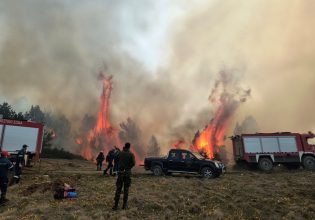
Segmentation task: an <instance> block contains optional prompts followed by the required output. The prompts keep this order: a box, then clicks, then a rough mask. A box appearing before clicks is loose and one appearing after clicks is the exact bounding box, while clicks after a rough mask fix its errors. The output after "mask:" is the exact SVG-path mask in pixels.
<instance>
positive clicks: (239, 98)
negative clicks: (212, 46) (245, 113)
mask: <svg viewBox="0 0 315 220" xmlns="http://www.w3.org/2000/svg"><path fill="white" fill-rule="evenodd" d="M249 95H250V89H248V90H242V89H241V88H239V87H238V85H237V83H236V81H235V80H234V79H233V77H232V75H231V74H229V73H228V72H226V71H224V70H222V71H220V73H219V79H218V80H216V82H215V86H214V88H213V90H212V91H211V94H210V96H209V101H210V102H211V103H212V104H215V105H217V110H216V112H215V114H214V117H213V119H212V120H211V121H210V123H209V124H208V125H207V126H206V128H205V129H204V130H203V131H202V132H201V133H199V132H198V133H197V134H196V135H195V138H194V140H193V146H192V147H191V148H192V149H193V150H197V151H199V152H201V153H203V154H205V156H207V157H208V158H214V157H215V154H216V153H219V150H220V147H221V146H223V145H224V135H225V132H226V130H227V127H228V122H229V121H230V119H231V117H232V115H233V113H234V112H235V111H236V109H237V108H238V106H239V104H240V103H243V102H245V101H246V98H247V97H248V96H249Z"/></svg>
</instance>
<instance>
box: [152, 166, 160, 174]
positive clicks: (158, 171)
mask: <svg viewBox="0 0 315 220" xmlns="http://www.w3.org/2000/svg"><path fill="white" fill-rule="evenodd" d="M152 171H153V175H154V176H161V175H162V168H161V166H159V165H155V166H154V167H153V169H152Z"/></svg>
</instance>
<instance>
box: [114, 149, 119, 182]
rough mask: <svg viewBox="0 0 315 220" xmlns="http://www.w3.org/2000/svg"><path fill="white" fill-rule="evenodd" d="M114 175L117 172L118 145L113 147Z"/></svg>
mask: <svg viewBox="0 0 315 220" xmlns="http://www.w3.org/2000/svg"><path fill="white" fill-rule="evenodd" d="M114 148H115V151H114V176H115V175H116V174H117V173H118V164H119V153H120V149H119V148H118V147H116V146H115V147H114Z"/></svg>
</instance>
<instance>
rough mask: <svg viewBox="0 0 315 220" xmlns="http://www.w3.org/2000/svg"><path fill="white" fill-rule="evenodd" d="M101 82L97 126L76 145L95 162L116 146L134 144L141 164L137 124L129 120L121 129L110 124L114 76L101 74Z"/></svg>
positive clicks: (141, 154) (77, 140)
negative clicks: (126, 143)
mask: <svg viewBox="0 0 315 220" xmlns="http://www.w3.org/2000/svg"><path fill="white" fill-rule="evenodd" d="M98 78H99V80H100V81H101V82H102V87H103V89H102V94H101V96H100V107H99V111H98V115H97V119H96V122H95V126H94V127H93V128H92V129H91V130H89V131H88V132H87V134H81V135H82V136H79V137H77V138H76V143H77V144H78V145H79V146H80V149H81V150H80V154H81V155H82V156H83V157H84V158H86V159H88V160H93V159H95V156H96V155H97V154H98V152H100V151H103V152H105V153H107V152H108V151H109V150H110V149H112V148H113V147H114V146H116V147H118V148H121V146H123V144H124V142H128V141H129V142H131V143H132V151H133V153H134V154H135V157H136V162H137V163H140V160H141V159H142V157H143V155H144V152H143V149H142V144H141V143H139V142H138V141H137V140H138V139H139V138H138V136H137V135H138V134H139V133H140V130H139V129H138V128H137V126H136V124H135V122H134V121H133V120H132V119H131V118H128V119H127V122H126V123H121V124H120V129H119V128H118V127H116V126H114V125H112V123H111V122H110V97H111V93H112V90H113V82H112V79H113V76H112V75H106V74H105V73H104V72H100V74H99V77H98Z"/></svg>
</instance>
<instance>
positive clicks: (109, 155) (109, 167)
mask: <svg viewBox="0 0 315 220" xmlns="http://www.w3.org/2000/svg"><path fill="white" fill-rule="evenodd" d="M115 147H116V146H114V148H113V149H111V150H110V151H109V152H108V153H107V156H106V162H107V163H108V165H107V168H106V169H105V170H104V175H107V171H108V170H109V174H110V175H113V160H114V155H115Z"/></svg>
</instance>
